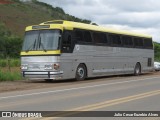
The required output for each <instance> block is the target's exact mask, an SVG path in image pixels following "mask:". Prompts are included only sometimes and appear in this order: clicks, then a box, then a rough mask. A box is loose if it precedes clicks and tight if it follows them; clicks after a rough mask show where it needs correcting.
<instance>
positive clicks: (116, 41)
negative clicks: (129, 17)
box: [109, 34, 122, 46]
mask: <svg viewBox="0 0 160 120" xmlns="http://www.w3.org/2000/svg"><path fill="white" fill-rule="evenodd" d="M109 40H110V41H111V44H112V46H121V44H122V42H121V37H120V35H117V34H109Z"/></svg>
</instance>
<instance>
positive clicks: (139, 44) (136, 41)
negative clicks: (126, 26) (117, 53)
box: [134, 37, 143, 48]
mask: <svg viewBox="0 0 160 120" xmlns="http://www.w3.org/2000/svg"><path fill="white" fill-rule="evenodd" d="M134 46H135V47H137V48H143V39H142V38H139V37H135V38H134Z"/></svg>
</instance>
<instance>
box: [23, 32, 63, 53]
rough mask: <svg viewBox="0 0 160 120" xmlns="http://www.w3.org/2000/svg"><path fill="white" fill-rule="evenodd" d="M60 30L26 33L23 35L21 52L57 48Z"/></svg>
mask: <svg viewBox="0 0 160 120" xmlns="http://www.w3.org/2000/svg"><path fill="white" fill-rule="evenodd" d="M60 37H61V32H60V30H39V31H28V32H26V34H25V39H24V43H23V48H22V50H23V51H36V50H39V51H47V50H57V49H58V48H59V42H60V41H59V39H60Z"/></svg>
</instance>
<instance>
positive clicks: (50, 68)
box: [44, 64, 53, 70]
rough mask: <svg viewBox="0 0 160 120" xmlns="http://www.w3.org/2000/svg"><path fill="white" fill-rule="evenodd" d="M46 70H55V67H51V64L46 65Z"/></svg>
mask: <svg viewBox="0 0 160 120" xmlns="http://www.w3.org/2000/svg"><path fill="white" fill-rule="evenodd" d="M44 69H45V70H53V65H51V64H48V65H45V66H44Z"/></svg>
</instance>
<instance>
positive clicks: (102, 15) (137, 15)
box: [39, 0, 160, 42]
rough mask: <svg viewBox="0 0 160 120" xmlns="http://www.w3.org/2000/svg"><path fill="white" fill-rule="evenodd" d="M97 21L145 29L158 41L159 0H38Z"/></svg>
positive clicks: (159, 37) (115, 26)
mask: <svg viewBox="0 0 160 120" xmlns="http://www.w3.org/2000/svg"><path fill="white" fill-rule="evenodd" d="M39 1H43V2H46V3H49V4H51V5H53V6H54V7H55V6H59V7H62V8H63V9H64V10H65V12H66V13H69V14H71V15H74V16H76V17H80V18H83V19H89V20H91V21H92V22H95V23H97V24H99V25H103V26H107V27H112V28H119V29H124V30H126V29H127V30H131V31H137V32H141V33H147V34H150V35H152V36H153V40H154V41H157V42H160V35H159V34H160V1H159V0H45V1H44V0H39Z"/></svg>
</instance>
